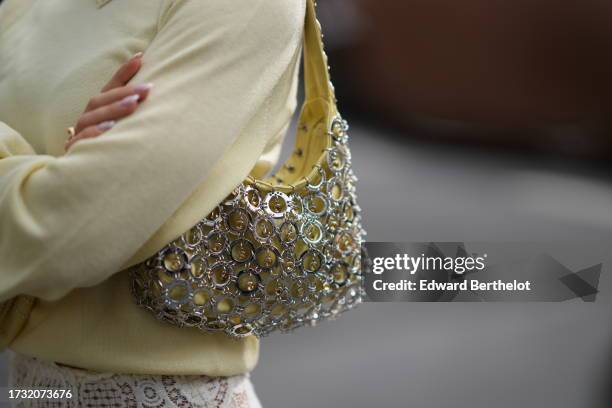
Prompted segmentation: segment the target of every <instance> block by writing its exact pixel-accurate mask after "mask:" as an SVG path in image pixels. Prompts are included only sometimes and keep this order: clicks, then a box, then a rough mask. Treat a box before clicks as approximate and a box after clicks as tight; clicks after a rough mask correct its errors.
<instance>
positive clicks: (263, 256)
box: [255, 246, 279, 269]
mask: <svg viewBox="0 0 612 408" xmlns="http://www.w3.org/2000/svg"><path fill="white" fill-rule="evenodd" d="M278 257H279V255H278V251H277V250H276V249H275V248H274V247H272V246H262V247H260V248H258V249H257V252H256V254H255V262H256V263H257V265H258V266H259V267H261V268H263V269H272V268H274V267H275V266H276V265H277V264H278Z"/></svg>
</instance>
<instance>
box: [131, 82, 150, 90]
mask: <svg viewBox="0 0 612 408" xmlns="http://www.w3.org/2000/svg"><path fill="white" fill-rule="evenodd" d="M151 88H153V84H152V83H150V82H149V83H146V84H138V85H136V86H135V87H134V91H136V92H146V91H150V90H151Z"/></svg>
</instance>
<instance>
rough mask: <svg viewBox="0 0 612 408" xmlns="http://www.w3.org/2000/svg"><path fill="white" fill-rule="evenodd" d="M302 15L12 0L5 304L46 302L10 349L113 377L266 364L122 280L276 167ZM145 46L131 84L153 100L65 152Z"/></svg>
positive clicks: (4, 74)
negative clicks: (73, 133)
mask: <svg viewBox="0 0 612 408" xmlns="http://www.w3.org/2000/svg"><path fill="white" fill-rule="evenodd" d="M304 10H305V0H206V1H203V0H129V1H125V0H123V1H119V0H114V1H110V0H52V1H51V0H4V1H3V2H2V4H1V5H0V301H4V300H7V299H10V298H12V297H14V296H15V295H19V294H26V295H31V296H34V297H36V298H37V300H36V302H35V303H34V307H33V310H32V313H31V314H30V317H29V319H28V321H27V323H26V325H25V327H24V328H23V329H22V330H21V331H20V333H19V335H18V336H17V337H16V338H15V339H14V340H13V341H12V343H11V344H10V348H12V349H13V350H16V351H18V352H21V353H24V354H27V355H31V356H36V357H40V358H44V359H48V360H53V361H57V362H60V363H63V364H68V365H72V366H77V367H83V368H87V369H91V370H98V371H112V372H129V373H158V374H160V373H172V374H207V375H211V376H216V375H233V374H237V373H242V372H245V371H248V370H250V369H252V368H253V367H254V365H255V363H256V361H257V353H258V342H257V340H256V339H255V338H252V337H249V338H246V339H243V340H239V341H237V340H232V339H230V338H228V337H225V335H223V334H207V333H203V332H200V331H198V330H196V329H179V328H175V327H173V326H171V325H168V324H166V323H161V322H158V321H157V320H155V318H154V317H152V315H150V314H149V313H148V312H146V311H144V310H142V309H140V308H139V307H137V306H136V305H135V304H134V302H133V301H132V299H131V297H130V296H131V295H130V293H129V288H128V279H127V276H126V273H124V272H120V271H121V270H123V269H125V268H126V267H127V266H130V265H132V264H134V263H137V262H139V261H142V260H144V259H146V258H147V257H148V256H150V255H152V254H153V253H154V252H156V251H157V250H158V249H160V248H161V247H163V246H164V245H165V244H166V243H167V242H169V241H171V240H173V239H174V238H176V237H177V236H179V235H180V234H181V233H183V232H184V231H186V230H187V229H189V228H190V227H191V226H192V225H194V224H195V223H196V222H197V221H198V220H200V219H201V218H203V217H204V216H206V215H207V214H208V213H209V212H210V211H211V210H212V209H213V207H214V206H215V205H216V204H217V203H219V202H220V201H221V200H222V199H223V198H224V197H225V196H226V195H227V194H228V193H229V192H230V191H231V190H232V189H233V188H234V187H235V186H236V185H238V184H239V183H240V182H241V181H242V180H243V179H244V178H245V177H246V176H247V175H248V174H249V172H252V174H254V175H256V176H261V175H263V173H265V172H266V171H268V170H269V169H270V167H271V166H272V165H273V163H274V162H275V161H276V159H277V157H278V152H279V145H280V142H281V141H282V137H283V135H284V132H285V130H286V128H287V125H288V123H289V121H290V117H291V115H292V113H293V111H294V109H295V105H296V85H297V71H298V67H299V61H300V51H301V39H302V33H303V23H304ZM138 51H144V59H143V67H142V69H141V71H140V72H139V73H138V74H137V76H136V78H134V80H133V82H135V83H139V82H153V83H154V84H155V87H154V89H153V90H152V92H151V95H150V98H149V99H148V100H147V101H146V102H144V103H143V104H142V105H141V107H140V108H139V109H138V111H137V112H136V113H135V114H134V115H132V116H130V117H128V118H126V119H124V120H121V121H119V122H118V124H117V125H116V126H115V127H114V128H113V129H112V130H110V131H109V132H107V133H106V134H104V135H103V136H101V137H98V138H95V139H90V140H85V141H81V142H79V143H77V144H76V145H74V146H73V147H72V148H71V149H70V150H69V152H68V153H64V151H63V145H64V141H65V139H66V132H65V129H66V127H68V126H71V125H73V124H74V123H75V121H76V119H77V118H78V116H79V114H80V112H81V111H82V110H83V108H84V106H85V104H86V102H87V101H88V99H89V98H90V97H92V96H94V95H96V94H97V93H98V92H99V89H100V88H101V87H102V85H103V84H104V83H106V82H107V81H108V79H109V78H110V76H111V75H112V74H113V73H114V71H115V70H116V69H117V68H118V67H119V66H120V64H122V63H123V62H124V61H126V60H127V59H128V58H129V57H130V56H131V55H133V54H134V53H136V52H138ZM22 306H23V305H22ZM7 310H8V312H6V313H8V314H9V315H10V313H14V314H15V315H14V316H13V317H15V316H18V314H19V308H13V310H9V309H7ZM22 310H24V311H27V307H24V308H22ZM3 312H4V311H3ZM5 317H7V316H5ZM10 317H11V316H8V318H9V319H8V320H9V321H10V320H11V319H10Z"/></svg>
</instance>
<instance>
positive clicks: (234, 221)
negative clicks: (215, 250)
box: [227, 208, 250, 233]
mask: <svg viewBox="0 0 612 408" xmlns="http://www.w3.org/2000/svg"><path fill="white" fill-rule="evenodd" d="M249 222H250V219H249V214H248V213H247V212H246V211H245V210H243V209H241V208H237V209H235V210H233V211H232V212H230V213H229V214H228V216H227V225H228V226H229V228H230V229H231V230H232V231H234V232H238V233H242V232H244V231H246V229H247V228H248V227H249Z"/></svg>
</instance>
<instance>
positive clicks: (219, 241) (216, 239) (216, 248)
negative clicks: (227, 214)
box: [206, 232, 227, 255]
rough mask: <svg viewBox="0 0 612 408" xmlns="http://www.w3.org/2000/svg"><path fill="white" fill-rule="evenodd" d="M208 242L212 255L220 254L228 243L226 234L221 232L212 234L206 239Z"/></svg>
mask: <svg viewBox="0 0 612 408" xmlns="http://www.w3.org/2000/svg"><path fill="white" fill-rule="evenodd" d="M206 241H207V243H208V250H209V251H210V253H211V254H212V255H219V254H220V253H221V252H223V250H224V249H225V246H226V245H227V239H226V238H225V235H223V234H222V233H220V232H215V233H213V234H210V235H209V236H208V238H207V239H206Z"/></svg>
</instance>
